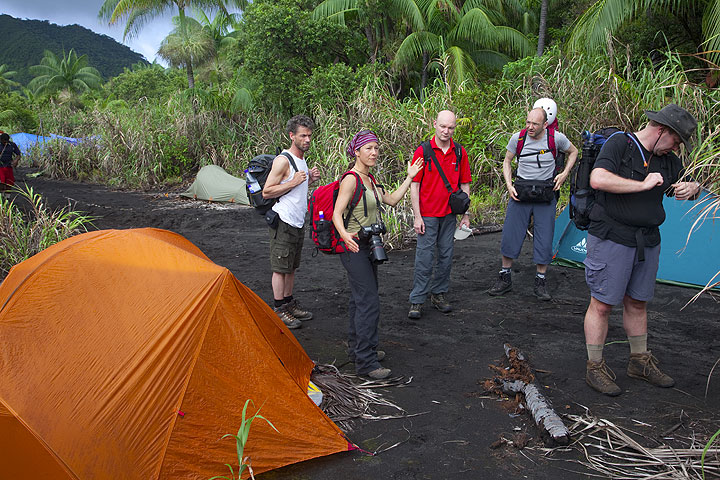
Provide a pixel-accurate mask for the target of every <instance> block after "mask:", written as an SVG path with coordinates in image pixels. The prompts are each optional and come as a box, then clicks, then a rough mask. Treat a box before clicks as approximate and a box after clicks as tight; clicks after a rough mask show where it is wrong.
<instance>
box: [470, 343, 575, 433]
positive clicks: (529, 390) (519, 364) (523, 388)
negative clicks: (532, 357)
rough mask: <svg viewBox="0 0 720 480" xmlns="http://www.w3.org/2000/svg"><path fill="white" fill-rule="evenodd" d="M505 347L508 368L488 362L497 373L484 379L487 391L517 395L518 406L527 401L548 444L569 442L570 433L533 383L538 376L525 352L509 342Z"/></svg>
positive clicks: (527, 407) (526, 404)
mask: <svg viewBox="0 0 720 480" xmlns="http://www.w3.org/2000/svg"><path fill="white" fill-rule="evenodd" d="M504 348H505V356H506V357H507V360H508V363H509V365H508V366H505V367H503V366H497V365H489V367H490V370H492V371H493V372H495V374H496V375H495V377H493V378H492V379H488V380H485V381H484V382H483V386H484V387H485V390H487V391H489V392H493V393H495V394H497V395H502V394H514V395H515V401H516V402H517V404H518V406H519V405H522V403H524V405H525V406H524V408H526V409H527V410H528V411H530V414H531V415H532V417H533V419H534V420H535V423H536V424H537V426H538V427H539V428H540V433H541V436H542V437H543V440H545V442H546V443H550V444H552V445H567V444H568V443H570V433H569V432H568V430H567V428H565V425H564V424H563V422H562V420H561V419H560V417H559V416H558V415H557V413H555V411H554V410H553V408H552V406H551V405H550V402H549V401H548V400H547V399H546V398H545V397H544V396H543V394H542V393H540V389H539V388H538V387H537V385H535V384H534V380H535V375H534V374H533V373H532V368H530V364H529V362H528V361H527V359H526V357H525V355H524V354H523V353H522V352H521V351H520V350H518V349H516V348H514V347H512V346H511V345H510V344H507V343H506V344H505V345H504ZM521 402H522V403H521Z"/></svg>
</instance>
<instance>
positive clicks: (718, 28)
mask: <svg viewBox="0 0 720 480" xmlns="http://www.w3.org/2000/svg"><path fill="white" fill-rule="evenodd" d="M650 11H655V12H663V13H669V14H672V15H674V16H675V17H677V18H678V20H679V22H678V23H679V24H680V25H682V26H683V27H684V28H685V29H686V31H687V34H688V38H691V39H695V43H696V44H698V49H699V50H704V51H705V52H707V56H708V58H709V59H710V60H712V61H714V62H715V63H717V62H718V59H720V0H597V1H596V2H595V3H594V4H592V5H591V6H590V8H588V9H587V11H586V12H585V13H584V14H583V15H582V16H581V17H580V18H578V20H577V21H576V22H575V25H574V27H573V30H572V32H571V33H570V38H569V39H568V47H569V48H570V49H571V50H585V51H587V52H595V51H598V50H603V49H605V48H606V47H607V38H608V35H613V34H615V32H617V31H618V30H619V29H620V28H621V27H622V26H624V25H626V24H628V23H629V22H632V21H633V20H635V19H636V18H638V17H639V16H640V15H643V14H645V13H646V12H650ZM693 17H695V18H699V17H702V36H703V38H702V39H696V32H695V31H694V29H693V28H691V27H689V26H688V24H687V22H685V21H684V20H685V19H687V18H693Z"/></svg>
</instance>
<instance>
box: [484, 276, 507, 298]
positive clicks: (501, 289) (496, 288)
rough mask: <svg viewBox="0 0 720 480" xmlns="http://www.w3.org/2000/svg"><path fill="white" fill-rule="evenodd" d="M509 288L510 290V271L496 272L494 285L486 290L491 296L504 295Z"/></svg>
mask: <svg viewBox="0 0 720 480" xmlns="http://www.w3.org/2000/svg"><path fill="white" fill-rule="evenodd" d="M510 290H512V278H511V277H510V272H500V273H499V274H498V279H497V282H495V285H493V287H492V288H491V289H490V290H488V293H489V294H490V295H492V296H493V297H496V296H498V295H504V294H506V293H507V292H509V291H510Z"/></svg>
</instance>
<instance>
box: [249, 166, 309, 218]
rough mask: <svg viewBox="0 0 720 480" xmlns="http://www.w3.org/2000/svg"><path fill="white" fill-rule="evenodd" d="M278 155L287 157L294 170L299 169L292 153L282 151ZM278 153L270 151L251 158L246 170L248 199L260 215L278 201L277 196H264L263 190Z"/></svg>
mask: <svg viewBox="0 0 720 480" xmlns="http://www.w3.org/2000/svg"><path fill="white" fill-rule="evenodd" d="M278 155H283V156H285V157H287V159H288V160H289V161H290V165H291V166H292V168H293V170H295V171H296V172H297V171H298V168H297V165H296V164H295V159H294V158H293V156H292V155H290V154H289V153H288V152H281V153H279V154H278ZM278 155H271V154H269V153H264V154H262V155H258V156H257V157H255V158H253V159H252V160H250V163H249V164H248V168H247V169H246V170H245V188H246V189H247V195H248V200H250V205H252V206H253V207H255V209H256V210H257V212H258V213H259V214H260V215H265V214H266V213H267V211H268V210H270V208H271V207H272V206H273V205H275V202H277V198H263V195H262V191H263V188H265V182H266V181H267V177H268V175H270V170H272V165H273V160H275V158H276V157H277V156H278Z"/></svg>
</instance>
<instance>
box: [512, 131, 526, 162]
mask: <svg viewBox="0 0 720 480" xmlns="http://www.w3.org/2000/svg"><path fill="white" fill-rule="evenodd" d="M526 138H527V128H523V129H522V130H520V136H519V137H518V142H517V147H515V156H516V157H519V156H520V154H521V153H522V149H523V147H524V146H525V139H526Z"/></svg>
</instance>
